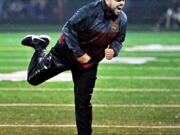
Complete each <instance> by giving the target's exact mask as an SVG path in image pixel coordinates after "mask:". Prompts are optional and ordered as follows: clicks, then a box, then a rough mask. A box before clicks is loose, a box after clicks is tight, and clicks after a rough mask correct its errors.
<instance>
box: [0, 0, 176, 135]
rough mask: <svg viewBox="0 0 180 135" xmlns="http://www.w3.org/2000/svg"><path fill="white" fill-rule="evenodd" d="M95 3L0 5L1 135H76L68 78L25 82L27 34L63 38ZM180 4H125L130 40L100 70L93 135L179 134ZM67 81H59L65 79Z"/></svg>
mask: <svg viewBox="0 0 180 135" xmlns="http://www.w3.org/2000/svg"><path fill="white" fill-rule="evenodd" d="M92 1H93V0H0V135H76V134H77V131H76V128H75V113H74V95H73V87H74V86H73V82H72V79H71V78H72V77H71V73H70V72H69V71H68V72H65V73H63V74H60V76H59V77H58V78H56V79H54V80H53V81H50V82H45V83H43V84H41V85H39V86H36V87H34V86H31V85H30V84H28V83H27V81H26V78H27V67H28V64H29V62H30V59H31V57H32V54H33V52H34V50H33V49H32V48H28V47H24V46H22V45H21V39H22V38H23V37H24V36H26V35H27V34H38V35H40V34H47V35H49V36H50V37H51V43H50V45H49V46H48V48H47V52H48V51H49V50H50V49H51V47H52V46H54V45H55V44H56V42H57V40H58V39H59V36H60V34H61V29H62V26H63V25H64V23H65V22H66V21H67V20H68V19H69V18H70V17H71V16H72V15H73V13H74V12H75V11H76V10H77V9H78V8H80V7H81V6H82V5H84V4H85V3H88V2H92ZM179 3H180V0H126V6H125V8H124V10H125V12H126V14H127V16H128V27H127V35H126V40H125V42H124V43H123V44H124V47H123V48H122V50H121V52H120V54H119V56H118V57H116V58H114V59H113V60H111V61H108V62H109V63H108V62H107V61H104V62H102V63H101V64H100V65H99V70H98V74H97V78H98V79H97V81H96V86H95V89H94V93H93V98H92V103H93V135H179V134H180V85H179V84H180V9H179V8H180V4H179ZM61 75H62V76H61Z"/></svg>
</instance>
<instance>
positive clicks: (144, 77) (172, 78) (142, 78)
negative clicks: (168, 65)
mask: <svg viewBox="0 0 180 135" xmlns="http://www.w3.org/2000/svg"><path fill="white" fill-rule="evenodd" d="M98 79H102V80H109V79H113V80H114V79H116V80H180V77H176V76H132V77H130V76H122V77H117V76H99V77H98Z"/></svg>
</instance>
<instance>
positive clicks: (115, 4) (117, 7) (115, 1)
mask: <svg viewBox="0 0 180 135" xmlns="http://www.w3.org/2000/svg"><path fill="white" fill-rule="evenodd" d="M106 4H107V6H108V7H109V8H110V9H111V10H112V11H113V12H114V14H115V15H117V16H119V15H120V12H121V10H122V8H123V7H124V5H125V0H106Z"/></svg>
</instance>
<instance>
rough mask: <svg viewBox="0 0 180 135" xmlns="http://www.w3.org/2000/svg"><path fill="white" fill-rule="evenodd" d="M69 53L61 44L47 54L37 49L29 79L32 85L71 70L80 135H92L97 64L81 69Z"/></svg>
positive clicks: (32, 60)
mask: <svg viewBox="0 0 180 135" xmlns="http://www.w3.org/2000/svg"><path fill="white" fill-rule="evenodd" d="M68 53H69V52H68V50H67V48H66V47H64V46H62V45H59V44H57V45H56V46H55V47H54V48H52V49H51V51H50V52H49V53H48V54H47V55H45V54H44V52H42V51H35V53H34V55H33V56H32V59H31V62H30V64H29V68H28V78H27V80H28V82H29V83H30V84H32V85H38V84H40V83H42V82H44V81H46V80H47V79H49V78H51V77H53V76H55V75H57V74H59V73H61V72H63V71H65V70H71V72H72V76H73V82H74V95H75V112H76V124H77V130H78V135H90V134H91V132H92V105H91V102H90V100H91V96H92V93H93V88H94V85H95V80H96V74H97V65H95V66H93V67H91V68H89V69H84V70H83V69H80V68H78V67H76V66H75V65H74V63H72V62H71V60H70V59H69V58H68V57H67V56H68V55H66V54H68Z"/></svg>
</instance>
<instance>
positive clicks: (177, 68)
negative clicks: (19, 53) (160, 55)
mask: <svg viewBox="0 0 180 135" xmlns="http://www.w3.org/2000/svg"><path fill="white" fill-rule="evenodd" d="M0 69H1V70H20V69H27V67H17V66H1V67H0ZM99 70H111V71H112V70H113V71H114V70H180V67H150V66H148V67H108V66H106V67H99Z"/></svg>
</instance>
